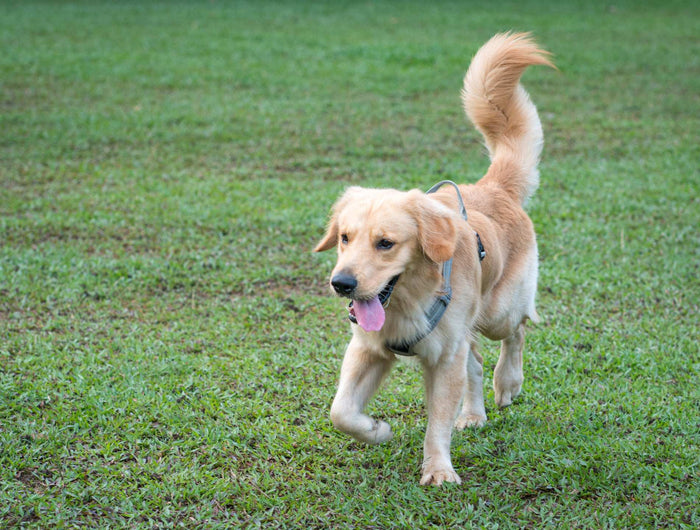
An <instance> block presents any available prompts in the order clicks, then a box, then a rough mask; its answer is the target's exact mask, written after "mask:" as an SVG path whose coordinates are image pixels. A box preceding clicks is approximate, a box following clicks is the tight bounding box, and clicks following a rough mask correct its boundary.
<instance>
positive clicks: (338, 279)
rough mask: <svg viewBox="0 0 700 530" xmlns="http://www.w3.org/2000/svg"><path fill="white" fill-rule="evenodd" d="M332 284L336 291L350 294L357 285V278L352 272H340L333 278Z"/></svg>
mask: <svg viewBox="0 0 700 530" xmlns="http://www.w3.org/2000/svg"><path fill="white" fill-rule="evenodd" d="M331 285H332V286H333V289H335V292H336V293H338V294H343V295H348V294H350V293H352V292H353V291H354V290H355V288H356V287H357V280H356V279H355V277H354V276H353V275H351V274H347V273H345V272H339V273H338V274H336V275H335V276H333V277H332V278H331Z"/></svg>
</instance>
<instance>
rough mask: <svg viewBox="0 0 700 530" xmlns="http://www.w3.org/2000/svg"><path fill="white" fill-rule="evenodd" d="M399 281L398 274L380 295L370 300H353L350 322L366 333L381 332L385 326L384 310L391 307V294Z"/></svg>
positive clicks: (350, 306)
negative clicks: (388, 306)
mask: <svg viewBox="0 0 700 530" xmlns="http://www.w3.org/2000/svg"><path fill="white" fill-rule="evenodd" d="M398 279H399V275H398V274H397V275H396V276H394V277H393V278H392V279H391V280H389V283H387V284H386V285H385V286H384V288H383V289H382V290H381V291H380V293H379V294H378V295H377V296H375V297H374V298H372V299H370V300H353V301H351V302H350V305H349V306H348V312H349V313H350V314H349V318H350V322H353V323H355V324H359V326H360V327H361V328H362V329H364V330H365V331H379V330H380V329H382V326H383V325H384V318H385V314H384V308H385V307H386V306H387V305H389V299H390V298H391V293H392V292H393V291H394V286H395V285H396V282H397V281H398Z"/></svg>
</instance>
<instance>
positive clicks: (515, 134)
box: [462, 33, 554, 204]
mask: <svg viewBox="0 0 700 530" xmlns="http://www.w3.org/2000/svg"><path fill="white" fill-rule="evenodd" d="M535 64H543V65H547V66H551V67H553V68H554V65H553V64H552V62H551V61H550V60H549V53H548V52H546V51H544V50H542V49H540V48H538V47H537V45H536V44H535V42H534V41H533V40H532V38H531V37H530V34H529V33H501V34H497V35H495V36H494V37H493V38H491V40H489V41H488V42H487V43H486V44H484V45H483V46H482V47H481V49H480V50H479V51H478V52H477V53H476V55H475V56H474V59H472V62H471V65H470V66H469V70H468V71H467V74H466V75H465V76H464V89H463V90H462V103H463V105H464V110H465V111H466V113H467V116H469V119H470V120H471V121H472V122H473V123H474V125H475V126H476V128H477V129H478V130H479V132H480V133H481V134H482V135H483V136H484V140H485V141H486V147H487V148H488V150H489V155H490V157H491V166H490V167H489V170H488V172H487V173H486V175H485V176H484V177H483V178H482V179H481V180H480V181H479V183H480V184H481V183H483V184H491V185H495V186H498V187H499V188H501V189H503V190H505V191H506V192H507V193H508V194H509V195H510V196H511V197H512V198H513V199H515V200H517V201H518V202H519V203H521V204H525V203H526V202H527V200H528V198H529V197H530V196H531V195H532V194H533V193H534V192H535V190H536V189H537V186H538V184H539V172H538V170H537V163H538V162H539V157H540V153H541V152H542V144H543V137H542V125H541V124H540V119H539V116H538V115H537V109H536V108H535V105H534V104H533V103H532V101H530V97H529V96H528V95H527V92H525V89H524V88H523V87H522V85H520V83H519V81H520V76H521V75H522V74H523V72H524V71H525V69H526V68H527V67H528V66H530V65H535Z"/></svg>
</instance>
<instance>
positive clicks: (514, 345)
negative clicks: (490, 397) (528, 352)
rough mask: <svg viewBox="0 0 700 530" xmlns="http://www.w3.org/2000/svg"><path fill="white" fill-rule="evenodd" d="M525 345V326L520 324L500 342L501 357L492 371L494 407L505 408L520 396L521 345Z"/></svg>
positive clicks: (521, 375)
mask: <svg viewBox="0 0 700 530" xmlns="http://www.w3.org/2000/svg"><path fill="white" fill-rule="evenodd" d="M524 344H525V324H523V323H521V324H520V325H518V327H517V328H516V329H515V332H514V333H513V334H512V335H511V336H510V337H508V338H506V339H504V340H503V341H501V355H500V356H499V357H498V362H497V363H496V368H495V369H494V371H493V390H494V392H495V397H496V405H498V406H499V407H507V406H508V405H510V404H511V403H512V402H513V400H514V399H515V398H516V397H517V396H518V394H520V390H521V388H522V385H523V345H524Z"/></svg>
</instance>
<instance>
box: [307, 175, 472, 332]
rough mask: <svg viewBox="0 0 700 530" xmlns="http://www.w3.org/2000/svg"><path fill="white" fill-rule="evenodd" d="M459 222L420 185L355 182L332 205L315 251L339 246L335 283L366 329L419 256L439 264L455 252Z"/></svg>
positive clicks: (380, 316) (377, 323)
mask: <svg viewBox="0 0 700 530" xmlns="http://www.w3.org/2000/svg"><path fill="white" fill-rule="evenodd" d="M457 222H458V221H457V220H456V218H455V213H454V212H453V211H451V210H450V209H449V208H447V207H445V206H444V205H443V204H441V203H440V202H438V201H437V200H435V199H433V198H431V197H430V196H428V195H425V194H424V193H422V192H420V191H418V190H412V191H409V192H400V191H396V190H378V189H366V188H359V187H352V188H349V189H348V190H347V191H346V192H345V193H344V194H343V196H342V197H340V199H338V201H337V202H336V203H335V205H334V206H333V210H332V214H331V219H330V222H329V223H328V230H327V232H326V235H325V237H324V238H323V239H322V240H321V241H320V242H319V243H318V245H317V246H316V248H315V249H314V252H321V251H324V250H330V249H331V248H333V247H337V248H338V262H337V263H336V266H335V267H334V269H333V272H332V273H331V279H330V284H331V287H332V288H333V290H334V291H335V292H336V293H337V294H338V295H340V296H344V297H347V298H350V299H352V300H353V312H354V315H355V317H356V319H357V322H358V324H359V325H360V326H361V327H362V328H363V329H365V330H366V331H377V330H379V329H381V327H382V325H383V324H384V308H383V306H384V305H386V303H387V302H388V298H389V296H390V295H391V290H392V289H393V287H394V284H396V283H397V280H398V278H399V276H400V275H401V274H403V273H404V272H405V271H407V270H409V269H410V268H411V266H412V265H413V264H415V263H416V261H417V260H422V261H425V260H426V259H427V260H429V261H432V262H435V263H440V262H443V261H446V260H448V259H450V258H451V257H452V255H453V254H454V251H455V246H456V244H457V228H456V226H457V224H456V223H457ZM400 281H401V282H410V281H411V278H408V277H404V278H402V279H401V280H400Z"/></svg>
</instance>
